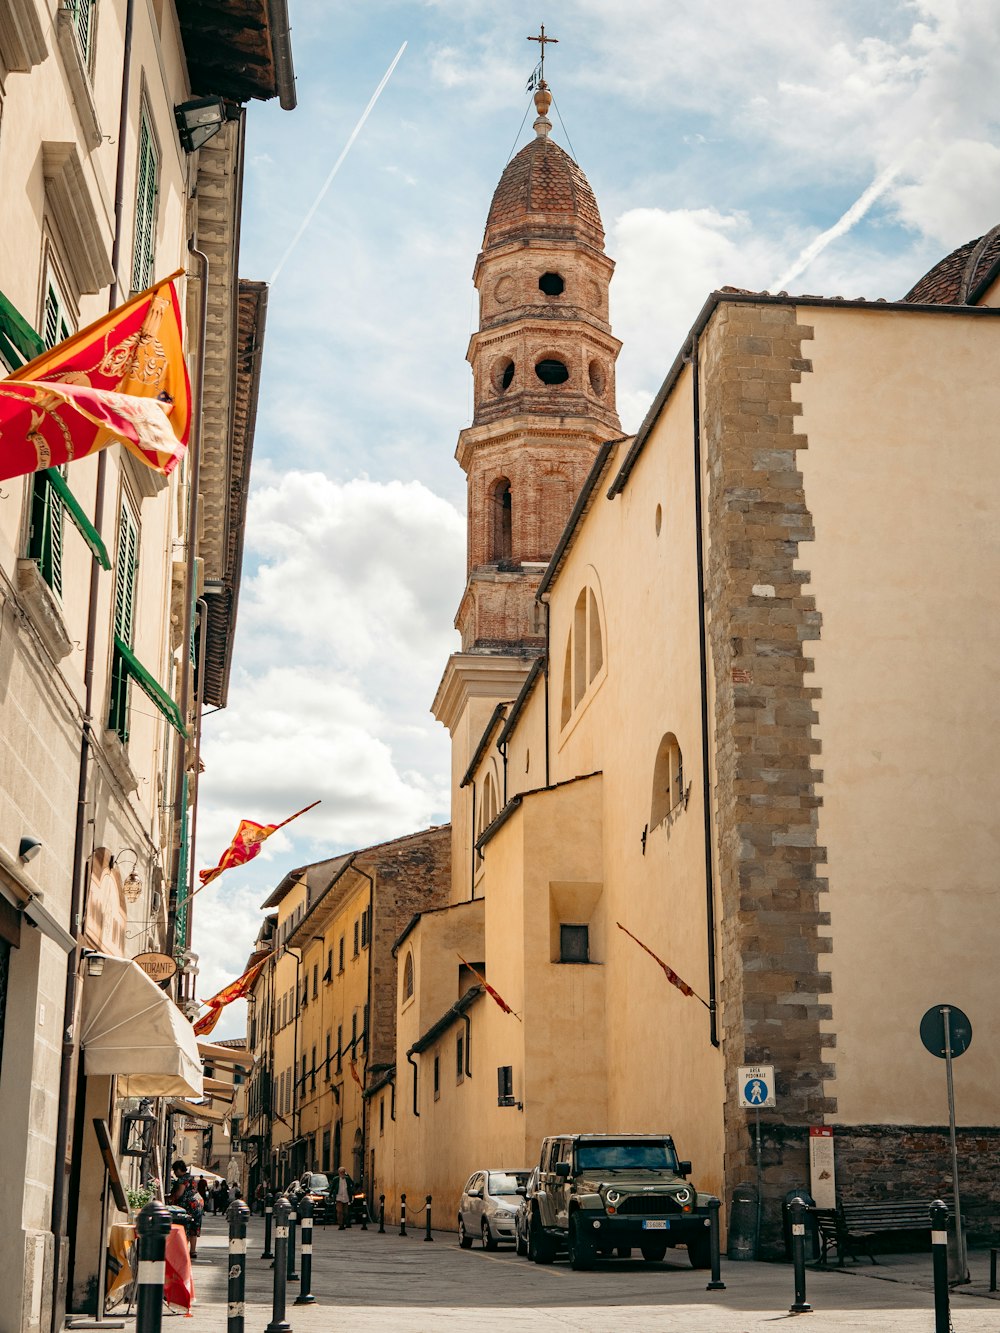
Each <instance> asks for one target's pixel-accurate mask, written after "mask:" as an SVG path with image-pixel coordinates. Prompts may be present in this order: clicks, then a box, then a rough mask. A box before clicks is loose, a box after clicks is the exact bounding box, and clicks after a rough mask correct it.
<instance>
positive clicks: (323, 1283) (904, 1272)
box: [116, 1217, 1000, 1333]
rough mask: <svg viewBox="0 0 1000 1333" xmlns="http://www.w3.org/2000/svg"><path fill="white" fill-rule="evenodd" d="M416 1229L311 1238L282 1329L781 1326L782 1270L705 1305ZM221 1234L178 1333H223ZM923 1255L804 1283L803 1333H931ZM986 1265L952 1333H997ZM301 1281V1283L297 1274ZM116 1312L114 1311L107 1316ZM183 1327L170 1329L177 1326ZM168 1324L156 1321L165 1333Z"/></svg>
mask: <svg viewBox="0 0 1000 1333" xmlns="http://www.w3.org/2000/svg"><path fill="white" fill-rule="evenodd" d="M423 1237H424V1229H423V1227H417V1228H410V1229H409V1234H408V1236H407V1237H406V1238H405V1239H403V1238H401V1237H400V1236H399V1229H398V1227H388V1226H387V1227H386V1234H385V1235H381V1236H380V1235H379V1234H378V1229H377V1227H371V1228H369V1230H368V1231H362V1230H360V1228H358V1227H352V1228H351V1229H350V1230H348V1231H345V1232H340V1231H337V1230H336V1228H326V1229H324V1228H322V1227H318V1228H317V1229H316V1232H315V1238H314V1256H313V1283H312V1289H313V1294H314V1295H315V1296H316V1304H315V1305H311V1306H296V1305H295V1304H294V1300H295V1297H296V1295H297V1294H298V1284H297V1283H290V1284H289V1287H288V1290H289V1298H288V1306H287V1310H286V1319H287V1320H288V1322H289V1324H290V1325H291V1326H292V1329H293V1330H295V1333H318V1331H319V1330H328V1329H333V1328H350V1329H351V1330H363V1329H371V1330H376V1329H378V1330H383V1329H391V1330H392V1331H393V1333H440V1330H442V1329H455V1330H459V1329H461V1330H464V1329H470V1330H471V1329H481V1328H483V1327H486V1326H488V1324H489V1323H490V1322H491V1321H500V1322H501V1323H502V1326H503V1328H504V1329H505V1330H514V1331H516V1333H529V1331H530V1333H534V1331H535V1330H576V1329H580V1330H595V1331H596V1330H604V1329H607V1328H609V1327H610V1326H611V1325H612V1324H613V1325H614V1327H615V1328H616V1329H622V1330H636V1331H638V1330H642V1331H643V1333H652V1331H653V1330H660V1329H677V1330H680V1329H683V1330H689V1331H690V1333H757V1330H763V1329H768V1328H772V1327H773V1326H774V1324H775V1323H776V1322H780V1321H781V1320H784V1319H786V1318H791V1316H790V1315H789V1314H788V1306H789V1305H790V1303H791V1299H792V1270H791V1267H790V1266H788V1265H784V1264H756V1263H740V1264H726V1263H724V1264H723V1273H722V1276H723V1280H724V1281H725V1282H726V1284H727V1287H726V1290H725V1291H721V1292H714V1293H713V1292H707V1291H706V1290H705V1284H706V1281H707V1276H708V1275H707V1274H706V1273H704V1272H700V1271H699V1272H695V1271H694V1270H692V1269H691V1268H690V1267H689V1266H688V1263H687V1260H686V1257H685V1256H684V1255H683V1252H682V1251H678V1253H677V1255H676V1256H671V1255H668V1258H667V1260H666V1262H665V1263H663V1264H662V1265H652V1266H651V1265H647V1264H645V1263H643V1262H642V1261H641V1260H634V1261H622V1260H611V1261H608V1262H606V1263H603V1264H598V1266H597V1267H596V1268H595V1269H594V1271H593V1272H589V1273H574V1272H572V1271H571V1270H570V1268H569V1266H568V1265H567V1263H566V1261H565V1260H558V1261H557V1262H556V1263H555V1264H553V1265H552V1266H551V1267H539V1266H537V1265H535V1264H532V1263H529V1262H528V1261H527V1260H525V1259H521V1258H518V1256H517V1255H516V1254H514V1252H513V1251H512V1250H511V1249H509V1248H506V1247H505V1248H504V1249H501V1250H498V1251H496V1252H494V1253H486V1252H484V1251H483V1250H482V1249H480V1248H479V1247H478V1246H477V1247H476V1248H474V1249H472V1250H468V1251H465V1250H461V1249H460V1248H459V1246H458V1244H457V1243H456V1240H455V1236H454V1234H453V1233H451V1232H435V1233H434V1241H433V1244H427V1243H426V1242H425V1241H424V1239H423ZM262 1241H263V1223H262V1221H261V1219H260V1218H254V1219H253V1220H252V1222H251V1224H250V1234H249V1238H248V1243H247V1293H246V1294H247V1306H246V1326H245V1327H246V1333H263V1330H264V1329H265V1328H266V1326H267V1325H268V1323H269V1322H270V1319H271V1293H272V1281H273V1272H272V1269H271V1266H270V1263H269V1262H268V1261H267V1260H261V1258H260V1254H261V1250H262V1248H263V1245H262ZM225 1246H226V1232H225V1227H224V1224H223V1220H222V1218H215V1217H209V1218H206V1219H205V1226H204V1231H203V1234H202V1239H201V1245H200V1249H199V1259H198V1262H197V1264H196V1266H195V1283H196V1287H197V1293H198V1297H197V1304H196V1305H195V1308H194V1312H193V1318H192V1319H191V1320H190V1321H189V1322H187V1323H185V1324H184V1326H183V1327H184V1329H185V1333H216V1331H218V1333H221V1331H222V1330H224V1329H225V1327H226V1272H227V1267H226V1262H225V1255H226V1249H225ZM930 1264H931V1259H930V1255H929V1254H903V1255H886V1256H884V1257H881V1258H880V1261H879V1265H878V1267H877V1268H874V1267H872V1266H871V1265H868V1264H865V1265H864V1266H863V1267H862V1266H861V1265H858V1266H857V1267H855V1266H854V1265H852V1264H849V1265H848V1266H847V1268H846V1269H845V1270H843V1271H840V1270H837V1269H836V1268H834V1269H832V1270H831V1271H830V1272H826V1273H823V1272H815V1271H813V1270H812V1269H810V1270H809V1272H808V1298H809V1301H810V1303H811V1304H812V1305H813V1308H814V1312H813V1313H812V1314H811V1315H810V1316H809V1319H808V1321H807V1324H806V1327H807V1328H809V1329H812V1330H826V1329H830V1330H855V1331H856V1333H924V1330H928V1331H929V1330H931V1329H932V1328H933V1326H934V1311H933V1295H932V1290H931V1268H930ZM988 1264H989V1256H988V1253H976V1254H974V1255H973V1256H972V1262H971V1267H972V1273H973V1282H972V1284H971V1285H970V1287H968V1288H966V1289H965V1290H964V1291H962V1292H961V1293H960V1294H955V1295H953V1298H952V1323H953V1325H954V1328H955V1330H956V1333H991V1330H1000V1304H998V1303H997V1301H996V1300H995V1299H990V1298H989V1296H988V1295H987V1286H988ZM299 1271H301V1270H300V1269H299ZM116 1313H118V1312H116ZM178 1317H180V1316H178ZM170 1326H171V1317H170V1316H166V1315H165V1327H170Z"/></svg>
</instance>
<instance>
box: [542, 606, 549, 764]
mask: <svg viewBox="0 0 1000 1333" xmlns="http://www.w3.org/2000/svg"><path fill="white" fill-rule="evenodd" d="M541 603H542V606H544V607H545V661H544V662H543V663H542V674H543V675H544V676H545V785H546V787H547V786H548V785H549V661H550V659H551V657H552V653H551V648H552V644H551V640H550V636H549V624H550V621H551V619H552V610H551V607H550V606H549V594H548V593H545V594H544V595H543V596H542V598H541Z"/></svg>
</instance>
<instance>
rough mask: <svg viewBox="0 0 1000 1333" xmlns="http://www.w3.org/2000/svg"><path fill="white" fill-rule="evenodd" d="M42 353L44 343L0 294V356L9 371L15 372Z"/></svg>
mask: <svg viewBox="0 0 1000 1333" xmlns="http://www.w3.org/2000/svg"><path fill="white" fill-rule="evenodd" d="M44 351H45V343H44V342H43V341H42V339H41V338H40V337H39V336H38V334H37V333H36V332H35V330H34V329H33V328H32V327H31V325H30V324H29V323H28V321H27V320H26V319H25V318H24V316H23V315H22V314H21V312H20V311H19V310H18V309H17V307H16V306H14V305H12V304H11V303H10V301H8V300H7V298H6V296H4V294H3V292H0V356H2V357H3V359H4V361H5V362H6V364H7V365H8V366H9V367H10V369H11V370H17V369H19V368H20V367H21V366H23V365H24V363H25V362H26V361H33V360H34V359H35V357H36V356H40V355H41V353H42V352H44Z"/></svg>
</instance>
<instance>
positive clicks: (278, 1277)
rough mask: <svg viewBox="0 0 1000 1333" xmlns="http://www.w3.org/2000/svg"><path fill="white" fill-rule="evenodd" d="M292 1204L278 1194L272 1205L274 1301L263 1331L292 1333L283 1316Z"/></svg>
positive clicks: (265, 1332) (267, 1332)
mask: <svg viewBox="0 0 1000 1333" xmlns="http://www.w3.org/2000/svg"><path fill="white" fill-rule="evenodd" d="M291 1209H292V1206H291V1204H290V1203H289V1202H288V1200H287V1199H286V1198H285V1196H284V1195H283V1194H282V1195H279V1197H278V1200H277V1202H276V1203H275V1205H274V1303H273V1305H272V1308H271V1322H270V1323H269V1324H268V1326H267V1328H266V1329H265V1330H264V1333H292V1326H291V1324H290V1323H289V1322H288V1320H287V1319H286V1318H285V1282H286V1278H285V1268H286V1261H287V1252H288V1214H289V1213H290V1212H291Z"/></svg>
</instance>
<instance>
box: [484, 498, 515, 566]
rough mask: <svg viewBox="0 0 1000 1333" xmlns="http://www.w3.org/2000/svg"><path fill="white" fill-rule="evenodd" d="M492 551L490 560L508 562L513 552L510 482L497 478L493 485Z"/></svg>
mask: <svg viewBox="0 0 1000 1333" xmlns="http://www.w3.org/2000/svg"><path fill="white" fill-rule="evenodd" d="M492 497H493V549H492V551H491V552H490V559H491V560H494V561H499V560H510V559H511V557H512V554H513V550H514V541H513V508H512V499H511V493H510V482H509V481H508V479H507V478H506V477H499V478H498V479H497V480H496V481H495V482H494V483H493V490H492Z"/></svg>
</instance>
